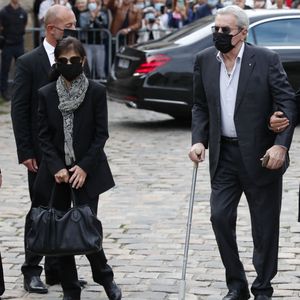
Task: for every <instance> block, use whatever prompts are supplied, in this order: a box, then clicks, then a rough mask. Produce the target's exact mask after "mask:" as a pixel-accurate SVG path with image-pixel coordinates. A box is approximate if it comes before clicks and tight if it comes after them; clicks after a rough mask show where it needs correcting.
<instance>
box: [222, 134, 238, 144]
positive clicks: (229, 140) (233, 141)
mask: <svg viewBox="0 0 300 300" xmlns="http://www.w3.org/2000/svg"><path fill="white" fill-rule="evenodd" d="M221 142H222V143H227V144H234V145H237V144H238V143H239V139H238V138H237V137H229V136H223V135H222V136H221Z"/></svg>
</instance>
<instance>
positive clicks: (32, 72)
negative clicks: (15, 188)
mask: <svg viewBox="0 0 300 300" xmlns="http://www.w3.org/2000/svg"><path fill="white" fill-rule="evenodd" d="M50 68H51V66H50V62H49V58H48V55H47V53H46V50H45V48H44V46H43V45H40V46H39V47H37V48H35V49H33V50H32V51H30V52H28V53H25V54H24V55H22V56H21V57H19V58H18V60H17V63H16V74H15V80H14V96H13V99H12V103H11V105H12V106H11V116H12V121H13V128H14V133H15V139H16V144H17V153H18V159H19V163H22V162H23V161H25V160H27V159H30V158H36V159H38V160H40V158H41V153H40V150H39V146H38V139H37V135H38V134H37V108H38V89H39V88H40V87H42V86H44V85H46V84H47V83H49V76H48V75H49V71H50Z"/></svg>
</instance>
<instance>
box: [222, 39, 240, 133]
mask: <svg viewBox="0 0 300 300" xmlns="http://www.w3.org/2000/svg"><path fill="white" fill-rule="evenodd" d="M244 49H245V44H244V43H243V45H242V47H241V49H240V51H239V54H238V56H237V58H236V59H235V63H234V66H233V69H232V71H231V73H230V74H228V72H227V69H226V66H225V63H224V60H223V57H222V54H221V53H220V52H218V54H217V60H218V61H220V62H221V68H220V104H221V134H222V135H223V136H226V137H237V134H236V129H235V124H234V109H235V103H236V94H237V89H238V82H239V78H240V71H241V62H242V57H243V53H244Z"/></svg>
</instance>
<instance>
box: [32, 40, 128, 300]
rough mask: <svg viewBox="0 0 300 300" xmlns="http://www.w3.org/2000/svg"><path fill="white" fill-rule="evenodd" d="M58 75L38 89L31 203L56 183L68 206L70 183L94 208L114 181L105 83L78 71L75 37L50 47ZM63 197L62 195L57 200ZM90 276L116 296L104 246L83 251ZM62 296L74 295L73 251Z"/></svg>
mask: <svg viewBox="0 0 300 300" xmlns="http://www.w3.org/2000/svg"><path fill="white" fill-rule="evenodd" d="M54 56H55V60H56V65H55V69H54V71H55V73H56V74H57V75H59V77H58V79H57V80H56V81H54V82H52V83H50V84H48V85H46V86H44V87H43V88H41V89H40V90H39V101H40V102H39V111H38V122H39V141H40V146H41V150H42V154H43V157H42V161H41V164H40V166H39V170H38V175H37V179H36V182H35V199H36V200H34V201H33V206H39V205H47V204H48V202H49V195H50V194H51V190H52V187H53V185H54V184H56V195H58V196H59V197H57V199H59V200H60V201H57V202H58V203H55V207H56V208H57V209H61V210H67V209H68V208H69V207H70V187H69V184H70V185H71V186H72V188H74V189H76V191H75V193H76V196H77V200H78V201H79V204H81V203H82V204H85V203H87V204H88V205H89V206H90V207H91V209H92V211H93V212H94V213H95V214H97V207H98V197H99V194H101V193H103V192H105V191H106V190H108V189H110V188H111V187H113V186H114V181H113V178H112V174H111V171H110V168H109V165H108V162H107V158H106V155H105V153H104V145H105V142H106V140H107V138H108V129H107V102H106V93H105V88H104V87H103V86H102V85H100V84H97V83H95V82H93V81H91V80H88V79H87V78H86V76H85V75H84V73H83V68H82V66H83V64H84V62H85V59H86V55H85V51H84V48H83V46H82V44H81V43H80V42H79V41H78V40H77V39H75V38H72V37H67V38H65V39H63V40H62V41H60V42H59V43H58V44H57V46H56V48H55V51H54ZM61 199H63V200H64V201H61ZM87 258H88V260H89V261H90V264H91V268H92V273H93V279H94V281H95V282H97V283H99V284H101V285H102V286H103V287H104V289H105V292H106V294H107V296H108V298H109V299H113V300H119V299H121V297H122V296H121V290H120V288H119V287H118V286H117V285H116V283H115V282H114V280H113V271H112V269H111V267H110V266H109V265H108V264H107V260H106V257H105V254H104V251H103V250H102V251H100V252H97V253H95V254H90V255H87ZM60 264H61V270H62V272H63V274H61V278H62V280H61V283H62V288H63V292H64V300H79V299H80V291H81V288H80V285H79V283H78V278H77V271H76V265H75V260H74V256H63V257H61V258H60Z"/></svg>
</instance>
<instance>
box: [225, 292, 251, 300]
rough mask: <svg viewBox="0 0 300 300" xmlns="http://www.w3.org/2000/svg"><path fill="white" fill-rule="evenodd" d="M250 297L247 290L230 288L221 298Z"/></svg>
mask: <svg viewBox="0 0 300 300" xmlns="http://www.w3.org/2000/svg"><path fill="white" fill-rule="evenodd" d="M249 298H250V294H249V291H248V290H231V291H229V292H228V294H227V295H226V296H225V297H224V298H223V300H247V299H249Z"/></svg>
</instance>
